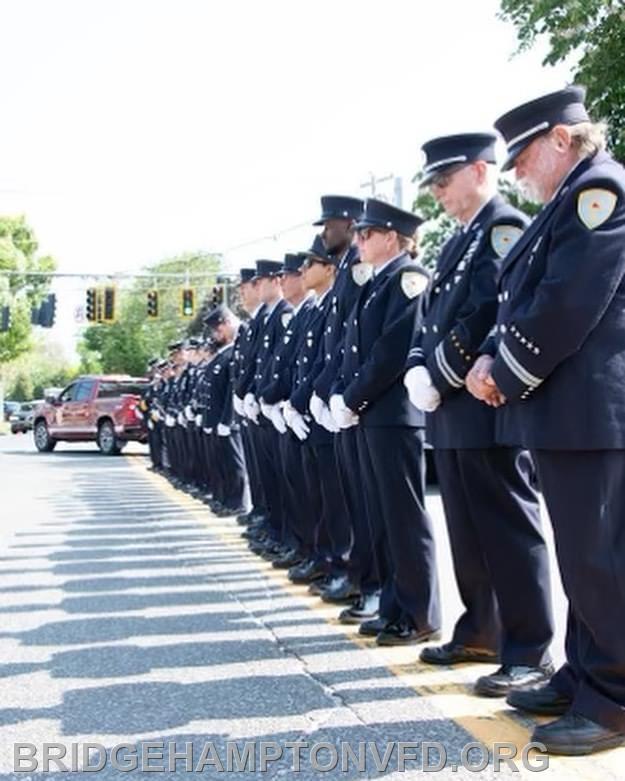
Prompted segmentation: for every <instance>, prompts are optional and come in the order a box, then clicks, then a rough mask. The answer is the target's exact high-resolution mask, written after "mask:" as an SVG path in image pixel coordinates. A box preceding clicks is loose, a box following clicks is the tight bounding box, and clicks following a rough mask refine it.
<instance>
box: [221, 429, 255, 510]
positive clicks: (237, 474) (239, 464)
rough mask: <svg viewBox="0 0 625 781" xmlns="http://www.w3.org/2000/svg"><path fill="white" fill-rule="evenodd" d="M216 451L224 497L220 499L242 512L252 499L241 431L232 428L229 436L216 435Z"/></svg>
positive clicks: (229, 506) (232, 508) (224, 503)
mask: <svg viewBox="0 0 625 781" xmlns="http://www.w3.org/2000/svg"><path fill="white" fill-rule="evenodd" d="M214 452H215V463H216V465H217V467H218V469H219V473H220V477H221V483H222V497H223V498H221V499H220V500H219V501H221V503H222V504H223V505H224V506H225V507H227V508H228V509H231V510H239V511H241V512H242V511H244V510H245V509H246V508H247V507H248V506H249V501H250V499H249V486H248V482H247V474H246V471H245V458H244V456H243V444H242V443H241V434H240V432H239V431H232V430H231V431H230V434H229V435H228V436H227V437H220V436H218V435H215V441H214Z"/></svg>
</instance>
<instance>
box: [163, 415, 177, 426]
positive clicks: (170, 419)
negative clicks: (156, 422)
mask: <svg viewBox="0 0 625 781" xmlns="http://www.w3.org/2000/svg"><path fill="white" fill-rule="evenodd" d="M165 425H166V426H167V428H172V426H175V425H176V418H175V417H174V416H173V415H165Z"/></svg>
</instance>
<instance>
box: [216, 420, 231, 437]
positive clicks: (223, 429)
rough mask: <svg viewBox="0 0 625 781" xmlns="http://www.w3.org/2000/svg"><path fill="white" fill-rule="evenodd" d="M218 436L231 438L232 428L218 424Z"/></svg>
mask: <svg viewBox="0 0 625 781" xmlns="http://www.w3.org/2000/svg"><path fill="white" fill-rule="evenodd" d="M217 436H218V437H229V436H230V426H226V424H225V423H218V424H217Z"/></svg>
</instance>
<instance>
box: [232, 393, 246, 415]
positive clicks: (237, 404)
mask: <svg viewBox="0 0 625 781" xmlns="http://www.w3.org/2000/svg"><path fill="white" fill-rule="evenodd" d="M232 406H233V407H234V411H235V412H236V413H237V415H240V416H241V417H242V418H244V417H245V405H244V403H243V399H242V398H241V397H240V396H237V394H236V393H234V394H233V395H232Z"/></svg>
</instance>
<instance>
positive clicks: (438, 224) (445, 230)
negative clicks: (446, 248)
mask: <svg viewBox="0 0 625 781" xmlns="http://www.w3.org/2000/svg"><path fill="white" fill-rule="evenodd" d="M412 210H413V211H414V212H416V213H417V214H419V215H421V217H423V219H424V220H426V223H425V227H424V228H423V229H422V230H420V231H419V262H420V263H421V265H422V266H424V267H425V268H426V269H428V271H432V270H433V269H434V268H435V267H436V261H437V260H438V256H439V255H440V251H441V249H442V248H443V245H444V244H445V242H446V241H447V239H449V238H450V237H451V235H452V234H453V232H454V231H455V230H456V228H457V227H458V224H457V222H456V221H455V220H453V219H452V218H451V217H448V216H447V215H446V214H445V211H444V210H443V207H442V206H440V205H439V204H438V203H437V202H436V200H435V198H434V196H433V195H432V194H431V193H430V191H429V189H427V188H423V189H421V190H419V194H418V195H417V197H416V198H415V201H414V203H413V205H412Z"/></svg>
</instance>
